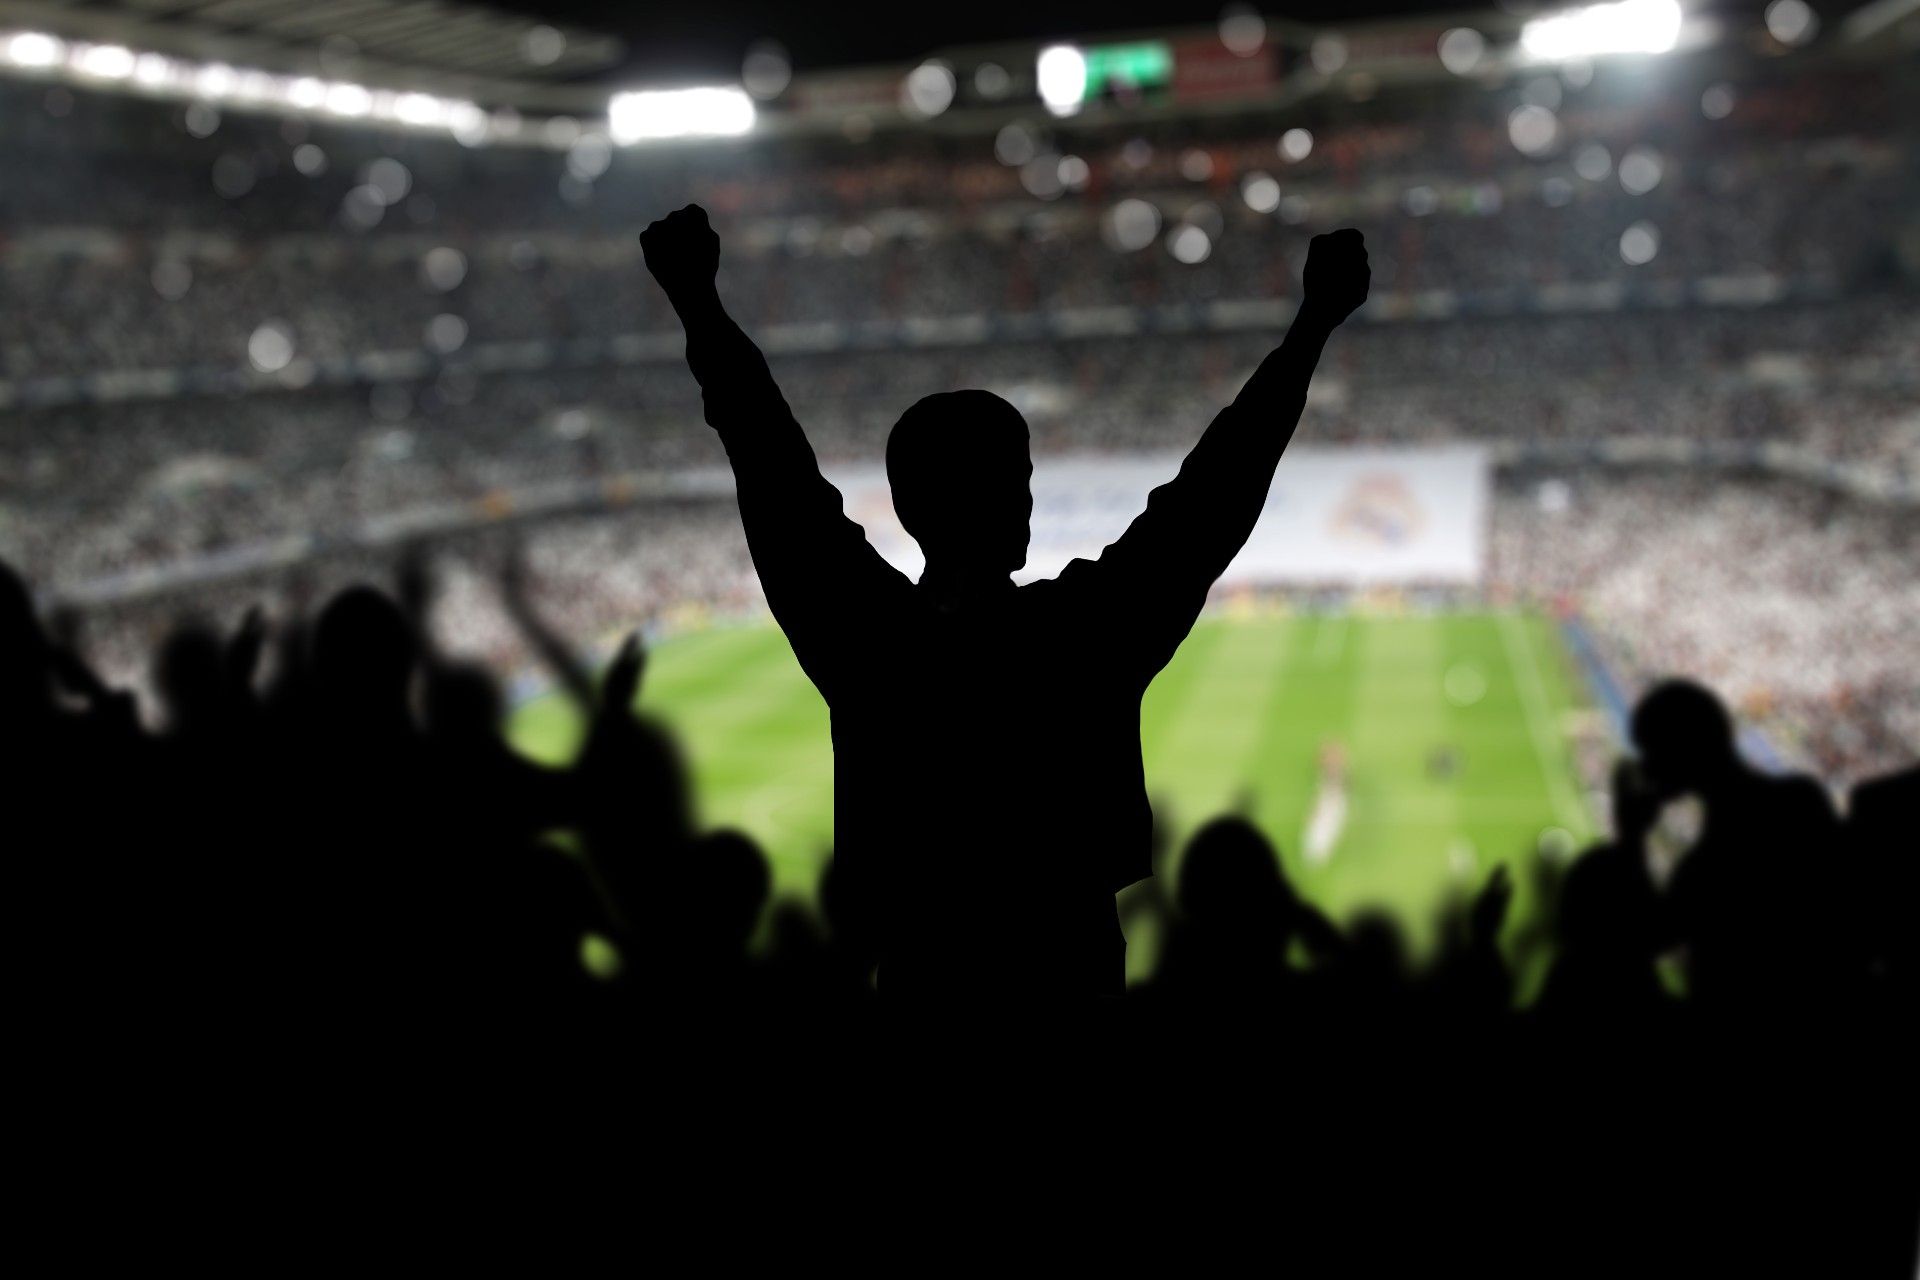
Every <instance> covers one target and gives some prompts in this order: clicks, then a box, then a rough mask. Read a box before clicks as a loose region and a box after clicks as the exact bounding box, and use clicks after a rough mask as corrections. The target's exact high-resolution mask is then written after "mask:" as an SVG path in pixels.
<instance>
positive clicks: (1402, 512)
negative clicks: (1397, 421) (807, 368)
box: [827, 445, 1488, 586]
mask: <svg viewBox="0 0 1920 1280" xmlns="http://www.w3.org/2000/svg"><path fill="white" fill-rule="evenodd" d="M1181 457H1182V455H1180V454H1177V453H1166V454H1136V455H1131V456H1127V457H1103V456H1082V457H1069V458H1049V459H1044V460H1042V461H1040V462H1038V463H1036V464H1035V466H1034V472H1033V541H1032V544H1031V546H1030V549H1029V551H1028V556H1027V567H1026V569H1025V570H1023V571H1022V572H1021V573H1019V574H1017V575H1016V577H1017V578H1018V579H1019V580H1020V581H1022V582H1028V581H1032V580H1033V579H1035V578H1046V577H1052V576H1053V575H1054V574H1056V573H1058V572H1059V571H1060V570H1061V569H1062V568H1063V567H1064V566H1065V565H1066V563H1067V562H1068V561H1069V560H1072V559H1074V558H1075V557H1082V558H1085V559H1088V560H1092V559H1095V558H1097V557H1098V556H1099V554H1100V551H1101V548H1103V547H1105V546H1106V545H1107V544H1108V543H1110V542H1112V541H1113V540H1114V539H1115V538H1118V537H1119V536H1120V535H1121V534H1122V533H1123V532H1125V530H1126V527H1127V525H1128V524H1130V523H1131V522H1132V521H1133V518H1134V517H1135V516H1137V515H1139V514H1140V512H1141V511H1142V510H1143V509H1145V507H1146V503H1147V494H1148V492H1149V491H1151V490H1152V489H1153V488H1155V487H1156V486H1158V485H1160V484H1164V483H1165V482H1166V481H1168V480H1171V479H1172V478H1173V476H1174V474H1175V473H1176V472H1177V471H1178V470H1179V469H1180V459H1181ZM1487 475H1488V459H1487V453H1486V450H1485V449H1483V448H1480V447H1478V446H1474V445H1450V446H1446V447H1438V448H1420V449H1360V448H1354V449H1332V448H1319V449H1316V448H1298V447H1296V448H1293V449H1289V450H1288V451H1287V453H1286V456H1285V457H1284V458H1283V459H1282V460H1281V462H1280V469H1279V471H1278V472H1277V473H1276V474H1275V475H1274V479H1273V488H1272V489H1271V491H1269V493H1268V495H1267V505H1266V509H1265V511H1264V512H1263V513H1262V514H1261V517H1260V522H1259V523H1258V524H1257V525H1255V526H1254V530H1253V536H1252V537H1251V538H1249V539H1248V540H1247V545H1246V547H1245V548H1244V549H1243V550H1242V551H1241V552H1240V554H1239V556H1238V557H1236V558H1235V560H1234V562H1233V564H1232V565H1231V566H1230V567H1229V568H1228V570H1227V572H1226V573H1225V574H1223V575H1222V576H1221V579H1220V580H1221V581H1222V582H1228V583H1273V584H1288V585H1307V584H1323V585H1354V586H1364V585H1373V584H1384V583H1414V582H1424V583H1471V582H1477V581H1478V580H1479V578H1480V573H1481V566H1482V562H1483V559H1484V557H1485V549H1486V518H1487V515H1486V512H1487ZM827 478H828V479H829V480H831V481H833V483H834V485H835V486H837V487H838V488H839V490H840V492H841V493H842V494H843V495H844V496H845V498H846V510H847V514H848V515H849V516H850V517H852V518H853V519H854V520H855V521H857V522H859V523H860V524H861V525H862V526H863V527H865V529H866V531H867V537H868V538H869V539H870V540H871V541H872V542H873V545H874V546H875V548H877V549H878V550H879V552H880V554H881V555H883V556H885V557H886V559H887V560H888V561H889V562H890V563H892V564H893V565H895V566H897V567H898V568H899V569H900V570H901V571H902V572H904V573H906V574H907V575H908V576H910V577H914V578H918V577H919V576H920V570H921V568H922V567H923V564H924V561H923V560H922V557H921V555H920V547H919V545H918V544H917V543H915V542H914V541H913V539H912V538H910V537H908V536H907V534H906V531H905V530H904V529H902V528H901V527H900V521H899V519H898V518H897V517H896V516H895V515H894V513H893V499H892V495H891V492H890V490H889V488H888V486H887V476H886V470H885V469H884V468H883V467H878V466H869V467H845V468H829V469H828V472H827Z"/></svg>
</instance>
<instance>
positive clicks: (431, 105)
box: [393, 93, 447, 127]
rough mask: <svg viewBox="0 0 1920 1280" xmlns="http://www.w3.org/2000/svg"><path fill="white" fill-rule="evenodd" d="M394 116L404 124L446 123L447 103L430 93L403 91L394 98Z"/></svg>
mask: <svg viewBox="0 0 1920 1280" xmlns="http://www.w3.org/2000/svg"><path fill="white" fill-rule="evenodd" d="M393 118H394V119H396V120H398V121H400V122H401V123H402V124H412V125H420V126H422V127H425V126H429V125H438V124H445V123H446V120H447V104H446V103H445V102H442V101H441V100H440V99H438V98H436V97H434V96H433V95H432V94H428V93H403V94H400V95H399V96H398V97H396V98H395V99H394V100H393Z"/></svg>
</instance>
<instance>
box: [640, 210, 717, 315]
mask: <svg viewBox="0 0 1920 1280" xmlns="http://www.w3.org/2000/svg"><path fill="white" fill-rule="evenodd" d="M640 252H641V253H642V254H644V255H645V257H646V260H647V270H648V271H651V272H652V273H653V278H654V279H655V280H658V281H659V282H660V287H661V288H662V289H665V290H666V291H667V297H669V298H675V299H677V298H684V297H689V296H691V295H692V294H693V293H694V291H696V290H699V289H702V288H706V287H709V286H711V285H712V284H713V277H714V275H715V273H716V272H718V271H719V270H720V237H719V236H718V235H717V234H715V232H714V230H713V227H712V226H711V225H710V224H709V223H708V222H707V211H706V210H705V209H702V208H701V207H700V206H699V205H697V204H690V205H688V206H687V207H686V208H684V209H676V210H674V211H673V212H672V213H670V214H668V215H667V216H666V217H664V218H662V219H660V220H659V221H658V222H655V223H652V224H650V225H649V226H648V227H647V229H646V230H645V231H642V232H641V233H640Z"/></svg>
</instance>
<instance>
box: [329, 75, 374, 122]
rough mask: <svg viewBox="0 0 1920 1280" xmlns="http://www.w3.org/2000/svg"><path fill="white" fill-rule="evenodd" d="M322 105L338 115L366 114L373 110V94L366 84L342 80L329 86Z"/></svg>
mask: <svg viewBox="0 0 1920 1280" xmlns="http://www.w3.org/2000/svg"><path fill="white" fill-rule="evenodd" d="M320 105H321V106H322V107H324V108H326V109H327V110H328V111H331V112H332V113H333V114H334V115H337V116H364V115H366V114H367V113H368V112H370V111H372V110H373V94H372V93H370V92H368V90H367V87H366V86H365V85H358V84H350V83H348V82H346V81H341V82H340V83H338V84H330V85H328V86H327V92H326V96H325V97H324V98H322V99H321V100H320Z"/></svg>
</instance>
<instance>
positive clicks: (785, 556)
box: [640, 205, 904, 679]
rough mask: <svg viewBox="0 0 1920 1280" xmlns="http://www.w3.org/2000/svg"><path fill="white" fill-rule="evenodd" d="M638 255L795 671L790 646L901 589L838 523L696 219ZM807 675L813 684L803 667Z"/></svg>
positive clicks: (661, 227) (647, 240)
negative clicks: (733, 496) (676, 325)
mask: <svg viewBox="0 0 1920 1280" xmlns="http://www.w3.org/2000/svg"><path fill="white" fill-rule="evenodd" d="M640 245H641V248H642V250H643V251H644V252H645V254H646V260H647V269H648V270H649V271H651V272H652V273H653V277H654V279H656V280H658V281H659V282H660V285H661V287H662V288H663V289H665V290H666V293H667V298H668V300H669V301H670V302H671V303H672V304H673V309H674V312H675V313H676V314H677V315H678V316H679V317H680V323H681V325H682V327H684V328H685V330H686V334H687V364H688V366H689V367H690V368H691V369H692V370H693V376H694V378H695V379H696V380H698V382H699V383H700V391H701V398H702V400H703V401H704V403H705V406H706V418H707V422H708V424H709V425H710V426H712V427H713V428H714V429H715V430H716V431H718V432H719V434H720V440H721V443H723V444H724V445H725V446H726V449H727V457H728V460H729V461H730V462H731V463H732V464H733V474H734V481H735V486H736V489H737V492H738V496H739V501H740V517H741V521H742V523H743V524H744V525H745V527H746V532H747V546H748V548H749V549H750V550H751V551H752V553H753V563H754V568H755V569H756V570H757V571H758V572H759V575H760V582H761V585H762V587H763V588H764V589H765V591H766V593H767V603H768V604H769V605H770V606H771V607H772V609H773V613H774V616H775V617H776V618H777V619H778V620H779V621H780V624H781V626H782V627H784V628H785V629H786V631H787V633H788V638H789V639H791V640H793V641H794V642H795V647H796V652H799V654H800V658H801V661H802V663H803V664H806V663H807V662H808V658H809V654H808V653H806V652H802V651H801V646H802V645H803V644H804V643H805V641H804V640H803V639H802V636H805V635H810V634H811V633H813V632H814V631H815V630H816V626H815V624H816V623H821V624H825V625H827V626H831V625H833V624H835V623H840V624H841V625H845V623H846V622H847V621H848V614H847V611H848V610H849V609H850V608H851V607H853V606H856V605H857V604H858V603H859V602H860V601H861V599H863V598H864V597H866V595H867V593H869V592H871V591H873V590H876V589H884V588H885V587H886V586H888V585H890V584H895V583H898V584H902V585H904V579H902V578H901V577H900V575H899V573H898V572H897V571H896V570H894V569H893V568H892V567H891V566H889V565H888V564H887V563H886V561H884V560H883V559H881V557H880V554H879V553H878V552H877V551H875V550H874V549H873V547H872V545H871V544H870V543H868V541H867V538H866V534H865V532H864V531H863V530H862V529H861V528H860V526H859V525H857V524H855V523H854V522H853V521H852V520H849V519H848V518H847V517H846V514H845V513H844V511H843V509H842V504H841V498H840V491H839V490H838V489H835V488H834V487H833V486H832V485H831V484H829V483H828V482H827V480H826V478H825V477H824V476H822V475H821V474H820V466H819V462H818V461H817V460H816V459H815V457H814V453H813V446H812V445H810V444H808V443H807V437H806V433H805V432H804V431H802V430H801V428H800V424H799V422H798V421H797V420H796V419H795V418H794V416H793V411H792V410H791V409H790V408H788V406H787V401H786V398H785V397H784V396H782V395H781V394H780V388H779V387H778V386H777V385H776V384H775V383H774V380H773V374H772V372H771V370H769V369H768V367H767V361H766V357H765V356H763V355H762V354H761V353H760V350H759V348H758V347H756V346H754V345H753V343H752V341H751V340H749V339H748V337H747V335H746V334H745V333H744V332H743V331H742V330H741V328H740V326H739V325H738V324H735V323H734V321H733V318H732V317H731V316H729V315H728V314H727V312H726V308H725V307H724V306H723V305H722V304H721V302H720V293H719V290H718V288H717V287H716V284H715V273H716V272H717V270H718V268H719V262H720V240H719V237H718V236H717V235H715V234H714V231H713V228H712V227H711V226H710V225H708V222H707V215H706V212H705V211H704V210H702V209H701V208H700V207H699V206H698V205H689V206H687V207H686V208H684V209H681V210H679V211H677V212H675V213H672V214H669V215H668V216H667V217H666V218H664V219H662V220H660V221H659V222H655V223H654V224H652V225H651V226H649V227H648V228H647V229H646V231H644V232H642V233H641V236H640ZM796 633H799V634H796ZM809 674H812V675H815V677H816V679H817V678H818V673H817V672H816V671H815V670H814V669H813V667H812V666H809Z"/></svg>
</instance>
